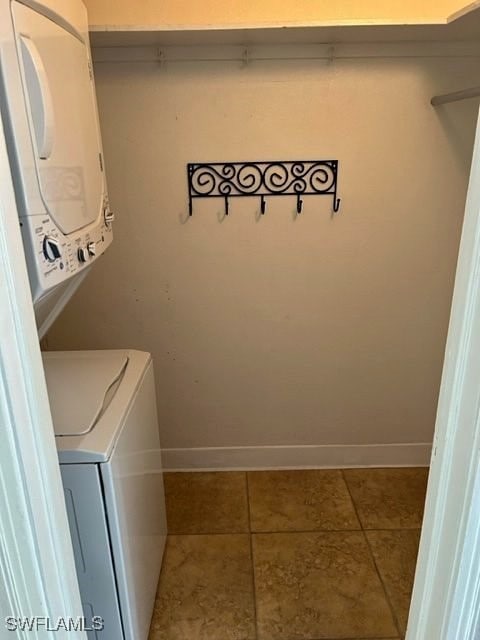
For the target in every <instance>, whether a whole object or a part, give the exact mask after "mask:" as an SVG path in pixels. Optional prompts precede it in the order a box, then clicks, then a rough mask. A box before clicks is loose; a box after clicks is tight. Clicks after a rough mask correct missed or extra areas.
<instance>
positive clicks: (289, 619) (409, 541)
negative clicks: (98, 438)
mask: <svg viewBox="0 0 480 640" xmlns="http://www.w3.org/2000/svg"><path fill="white" fill-rule="evenodd" d="M427 474H428V471H427V469H423V468H418V469H417V468H415V469H411V468H409V469H346V470H343V471H342V470H337V469H333V470H318V471H317V470H307V471H304V470H302V471H254V472H248V473H244V472H216V473H167V474H165V492H166V499H167V516H168V525H169V537H168V541H167V547H166V551H165V557H164V562H163V568H162V573H161V576H160V583H159V587H158V593H157V599H156V602H155V610H154V615H153V620H152V626H151V631H150V638H149V640H339V639H342V640H359V639H362V640H367V639H368V640H373V639H377V638H382V639H392V640H398V639H399V638H402V637H403V635H404V633H405V628H406V622H407V616H408V607H409V602H410V595H411V587H412V582H413V575H414V570H415V562H416V555H417V549H418V541H419V534H420V526H421V521H422V512H423V501H424V497H425V488H426V482H427Z"/></svg>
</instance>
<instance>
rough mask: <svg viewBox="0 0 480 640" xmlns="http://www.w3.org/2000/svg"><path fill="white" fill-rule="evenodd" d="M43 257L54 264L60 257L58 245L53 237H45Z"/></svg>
mask: <svg viewBox="0 0 480 640" xmlns="http://www.w3.org/2000/svg"><path fill="white" fill-rule="evenodd" d="M43 255H44V256H45V258H46V259H47V260H48V261H49V262H55V260H57V259H58V258H60V257H61V255H62V254H61V253H60V244H59V242H58V240H57V239H56V238H54V237H53V236H45V237H44V239H43Z"/></svg>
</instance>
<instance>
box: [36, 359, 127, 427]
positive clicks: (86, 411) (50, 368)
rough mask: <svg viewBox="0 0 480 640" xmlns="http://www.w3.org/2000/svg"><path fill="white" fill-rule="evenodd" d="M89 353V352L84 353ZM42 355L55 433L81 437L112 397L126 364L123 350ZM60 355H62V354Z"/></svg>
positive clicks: (93, 424) (96, 419)
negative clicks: (99, 355)
mask: <svg viewBox="0 0 480 640" xmlns="http://www.w3.org/2000/svg"><path fill="white" fill-rule="evenodd" d="M87 353H88V352H87ZM101 353H102V356H101V357H98V358H97V359H96V361H95V366H92V355H91V352H90V353H88V355H87V354H86V353H85V352H78V353H72V352H70V353H69V354H68V355H69V357H68V358H65V357H61V355H60V354H59V357H56V354H55V352H54V351H53V352H49V353H45V354H43V366H44V370H45V378H46V381H47V388H48V396H49V399H50V410H51V412H52V418H53V425H54V429H55V435H56V436H81V435H85V434H87V433H89V432H90V431H92V430H93V429H94V428H95V425H96V424H97V422H98V421H99V420H100V418H101V417H102V415H103V414H104V413H105V411H106V410H107V408H108V406H109V404H110V402H111V401H112V400H113V398H114V396H115V392H116V391H117V388H118V386H119V385H120V383H121V381H122V378H123V375H124V374H125V371H126V368H127V365H128V356H127V354H126V353H125V352H123V353H121V352H120V353H119V352H118V351H112V352H105V351H104V352H101ZM62 355H63V354H62Z"/></svg>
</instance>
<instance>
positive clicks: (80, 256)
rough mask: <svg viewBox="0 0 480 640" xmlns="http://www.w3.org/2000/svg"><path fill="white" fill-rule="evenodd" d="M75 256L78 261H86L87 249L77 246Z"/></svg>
mask: <svg viewBox="0 0 480 640" xmlns="http://www.w3.org/2000/svg"><path fill="white" fill-rule="evenodd" d="M77 256H78V261H79V262H86V261H87V260H88V249H86V248H85V247H79V248H78V251H77Z"/></svg>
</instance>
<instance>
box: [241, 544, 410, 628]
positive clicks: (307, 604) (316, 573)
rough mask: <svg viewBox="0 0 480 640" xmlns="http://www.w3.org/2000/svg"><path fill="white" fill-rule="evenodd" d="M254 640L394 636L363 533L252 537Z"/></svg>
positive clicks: (392, 623)
mask: <svg viewBox="0 0 480 640" xmlns="http://www.w3.org/2000/svg"><path fill="white" fill-rule="evenodd" d="M253 556H254V568H255V585H256V596H257V626H258V634H259V635H258V640H306V639H313V638H315V639H319V638H329V639H330V638H357V637H358V638H368V637H377V638H387V637H393V636H395V635H396V634H397V629H396V627H395V624H394V621H393V617H392V614H391V611H390V608H389V605H388V603H387V601H386V598H385V594H384V591H383V587H382V585H381V583H380V580H379V578H378V575H377V572H376V570H375V567H374V565H373V562H372V559H371V555H370V551H369V549H368V545H367V542H366V540H365V537H364V534H363V533H362V532H356V531H354V532H350V531H349V532H321V533H317V532H315V533H313V532H309V533H271V534H270V533H264V534H255V535H254V536H253Z"/></svg>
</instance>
